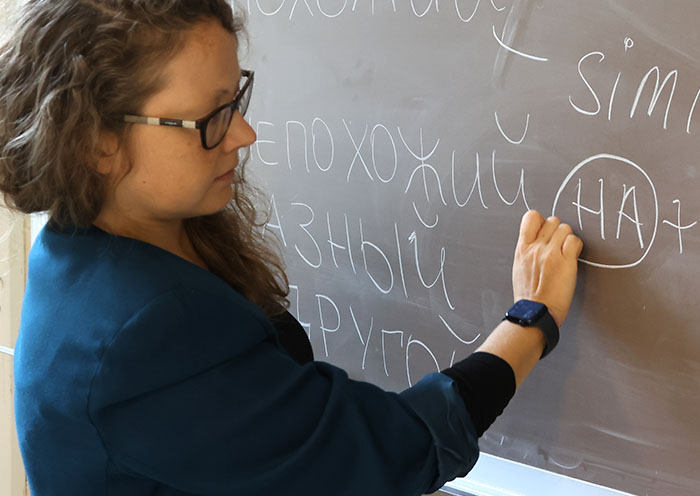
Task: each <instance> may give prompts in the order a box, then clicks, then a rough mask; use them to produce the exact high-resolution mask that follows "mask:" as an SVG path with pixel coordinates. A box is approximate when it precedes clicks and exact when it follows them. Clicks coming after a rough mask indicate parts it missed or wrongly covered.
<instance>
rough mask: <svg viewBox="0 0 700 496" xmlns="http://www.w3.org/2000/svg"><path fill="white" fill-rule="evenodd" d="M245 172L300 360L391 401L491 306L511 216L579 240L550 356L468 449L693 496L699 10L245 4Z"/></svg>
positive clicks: (631, 487)
mask: <svg viewBox="0 0 700 496" xmlns="http://www.w3.org/2000/svg"><path fill="white" fill-rule="evenodd" d="M238 10H239V11H240V10H245V11H247V13H248V19H249V20H248V26H249V42H248V43H247V48H245V53H244V54H243V56H242V58H241V65H242V67H244V68H249V69H253V70H255V72H256V74H255V77H256V80H255V88H254V95H253V102H252V104H251V110H250V120H251V123H252V125H253V126H254V128H255V129H256V130H257V133H258V142H257V144H256V145H255V146H253V147H252V149H251V162H250V164H249V171H250V172H251V173H252V174H253V175H255V176H256V177H257V181H258V182H259V184H261V185H263V187H264V188H265V190H266V191H267V192H268V194H269V195H270V197H271V200H272V202H271V208H270V213H271V218H270V222H269V224H268V225H267V227H266V232H267V233H268V234H270V235H274V236H277V237H278V238H279V239H280V240H281V243H282V244H283V248H284V254H285V260H286V263H287V270H288V275H289V277H290V281H291V284H292V292H291V295H290V298H291V303H292V308H291V311H292V312H293V313H294V314H295V315H296V316H297V317H298V319H299V320H300V321H301V322H302V323H303V325H304V326H305V329H306V331H307V332H308V334H309V336H310V338H311V341H312V344H313V347H314V351H315V355H316V358H317V359H319V360H325V361H329V362H331V363H334V364H336V365H339V366H341V367H343V368H345V369H346V370H347V371H348V372H349V374H350V376H351V377H352V378H356V379H361V380H366V381H369V382H372V383H375V384H377V385H379V386H381V387H384V388H385V389H387V390H393V391H399V390H402V389H404V388H406V387H408V386H409V385H411V384H414V383H416V382H417V381H418V380H419V379H420V378H421V377H422V376H423V375H425V374H426V373H429V372H433V371H437V370H441V369H444V368H446V367H448V366H449V365H450V364H451V363H453V361H455V360H458V359H460V358H462V357H464V356H466V355H467V354H469V353H470V352H471V351H473V350H475V349H476V348H477V347H478V346H479V344H480V343H481V342H483V340H484V339H485V337H486V335H487V334H488V332H489V331H490V330H491V329H493V327H494V326H495V325H497V323H498V322H499V321H500V320H501V317H502V315H503V312H504V311H505V310H506V309H507V308H508V307H509V306H510V304H511V303H512V292H511V286H510V271H511V262H512V254H513V249H514V247H515V242H516V238H517V228H518V225H519V221H520V218H521V216H522V214H523V213H524V212H525V211H526V210H527V209H528V208H531V209H537V210H539V211H540V212H542V213H544V214H545V215H551V214H552V213H554V214H556V215H558V216H559V217H560V218H561V219H563V220H564V221H566V222H568V223H570V224H571V225H572V226H573V227H574V230H575V231H576V232H577V233H578V234H579V235H580V236H581V237H582V238H583V239H584V242H585V250H584V252H583V253H582V256H581V264H580V279H579V283H578V287H577V293H576V297H575V300H574V303H573V306H572V311H571V314H570V316H569V318H568V320H567V322H566V324H565V326H564V328H563V329H562V339H561V342H560V345H559V347H558V349H557V350H556V352H554V353H553V354H552V355H550V356H549V357H547V358H546V359H545V360H543V361H542V362H541V363H540V364H539V365H538V366H537V368H536V369H535V371H534V372H533V373H532V375H531V376H530V377H528V379H527V380H526V381H525V383H524V384H523V386H522V388H521V389H520V390H519V391H518V392H517V394H516V397H515V398H514V399H513V401H512V402H511V404H510V406H509V408H508V410H507V412H506V413H505V414H504V415H503V416H502V417H500V418H499V419H498V420H497V421H496V423H495V424H494V425H493V426H492V427H491V429H490V430H489V431H488V432H487V433H486V434H485V435H484V437H483V438H482V439H481V447H482V450H483V451H484V452H486V453H489V454H493V455H496V456H498V457H501V458H504V459H508V460H514V461H518V462H522V463H524V464H526V465H529V466H531V467H536V468H541V469H545V470H547V471H549V472H553V473H559V474H564V475H567V476H570V477H574V478H576V479H580V480H583V481H588V482H592V483H595V484H600V485H603V486H607V487H611V488H616V489H619V490H623V491H627V492H630V493H634V494H650V495H657V494H658V495H670V494H673V495H686V494H687V495H690V494H697V488H698V487H700V471H699V470H698V468H700V422H698V412H700V394H699V393H700V330H698V325H697V324H696V320H697V318H698V307H700V305H698V303H697V302H698V296H697V292H698V289H700V282H698V275H699V273H700V269H698V268H699V267H700V238H699V236H698V234H699V233H700V226H698V224H697V221H698V220H699V219H700V195H698V194H697V190H698V188H697V186H698V174H699V168H698V161H699V158H698V154H699V152H700V106H698V105H697V104H698V100H699V99H700V98H698V97H699V96H700V36H699V33H700V30H698V27H697V22H698V21H697V20H698V19H700V3H698V2H695V1H692V0H665V1H664V2H658V1H651V0H614V1H613V0H587V1H585V2H583V1H574V0H564V1H557V2H554V1H545V0H539V1H536V0H396V1H392V0H347V1H346V0H250V1H248V2H245V1H244V2H242V3H241V5H239V6H238Z"/></svg>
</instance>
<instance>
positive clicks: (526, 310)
mask: <svg viewBox="0 0 700 496" xmlns="http://www.w3.org/2000/svg"><path fill="white" fill-rule="evenodd" d="M506 319H507V320H509V321H511V322H514V323H516V324H519V325H521V326H523V327H537V328H538V329H539V330H541V331H542V333H543V334H544V339H545V341H546V343H547V344H546V345H545V347H544V351H543V352H542V356H541V357H540V360H541V359H542V358H544V357H545V356H547V355H548V354H549V352H550V351H552V350H553V349H554V347H555V346H556V345H557V343H558V342H559V327H558V326H557V323H556V322H554V319H553V318H552V316H551V315H550V314H549V310H547V306H546V305H544V304H542V303H538V302H536V301H530V300H520V301H518V302H517V303H516V304H515V305H513V306H512V307H510V310H508V311H507V312H506V316H505V317H504V318H503V320H506Z"/></svg>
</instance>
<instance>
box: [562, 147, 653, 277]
mask: <svg viewBox="0 0 700 496" xmlns="http://www.w3.org/2000/svg"><path fill="white" fill-rule="evenodd" d="M604 158H605V159H610V160H616V161H618V162H622V163H623V164H626V165H629V166H630V167H633V168H634V169H636V170H638V171H639V172H641V173H642V175H643V176H644V177H645V178H646V180H647V182H648V183H649V186H651V191H652V193H653V194H654V207H655V208H656V212H655V213H654V233H653V234H652V236H651V242H650V243H649V246H648V247H647V249H646V251H645V252H644V255H642V256H641V258H640V259H639V260H637V261H636V262H633V263H630V264H625V265H610V264H602V263H598V262H592V261H590V260H585V259H583V258H579V259H578V260H579V262H583V263H585V264H588V265H592V266H593V267H600V268H602V269H629V268H632V267H636V266H637V265H639V264H640V263H642V261H643V260H644V259H645V258H646V256H647V255H648V254H649V251H650V250H651V247H652V246H654V240H655V239H656V230H657V228H658V225H659V200H658V198H657V196H656V188H655V187H654V183H653V182H652V180H651V178H650V177H649V175H648V174H647V173H646V172H644V169H642V168H641V167H640V166H638V165H637V164H635V163H634V162H632V161H631V160H629V159H626V158H624V157H620V156H618V155H611V154H609V153H601V154H599V155H594V156H592V157H589V158H587V159H586V160H584V161H583V162H581V163H580V164H578V165H577V166H576V167H574V169H573V170H572V171H571V172H570V173H569V175H568V176H566V179H564V182H562V184H561V187H560V188H559V191H557V196H556V197H555V198H554V205H553V206H552V215H555V212H556V210H557V203H559V197H560V196H561V194H562V192H563V191H564V188H566V186H567V185H568V184H569V181H571V179H572V178H573V177H574V176H575V175H576V173H577V172H578V171H580V170H581V169H583V168H584V167H585V166H587V165H588V164H590V163H591V162H594V161H595V160H600V159H604Z"/></svg>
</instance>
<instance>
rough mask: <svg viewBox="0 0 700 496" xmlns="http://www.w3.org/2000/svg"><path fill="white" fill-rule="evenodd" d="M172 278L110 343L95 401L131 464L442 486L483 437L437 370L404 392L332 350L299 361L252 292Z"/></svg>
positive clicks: (292, 480) (376, 487)
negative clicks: (221, 294) (357, 372)
mask: <svg viewBox="0 0 700 496" xmlns="http://www.w3.org/2000/svg"><path fill="white" fill-rule="evenodd" d="M248 305H249V306H245V305H244V304H241V305H240V306H239V307H238V308H236V309H235V311H231V309H230V307H231V302H230V301H229V302H228V306H229V309H228V310H227V312H226V313H222V310H221V306H222V300H221V299H218V300H217V298H216V297H215V296H213V295H206V296H202V295H201V293H199V294H196V292H194V291H192V290H173V291H171V292H169V293H167V294H164V295H161V296H159V297H158V298H156V299H154V300H153V301H151V302H150V303H149V304H147V305H145V306H144V307H143V308H142V309H141V310H140V311H139V312H138V313H137V314H136V315H134V316H133V317H132V318H131V319H130V320H129V321H128V322H126V324H124V326H123V327H122V328H121V329H120V330H119V332H118V333H117V334H116V336H115V338H114V339H113V340H112V342H111V343H109V345H108V346H106V347H105V349H104V351H103V353H102V359H101V365H100V367H99V369H98V370H97V371H96V372H95V375H94V378H93V382H92V386H91V391H90V397H89V402H88V409H89V413H90V417H91V420H92V422H93V424H94V426H95V428H96V429H97V431H98V433H99V434H100V437H101V438H102V442H103V444H104V446H105V448H106V450H107V452H108V454H109V456H110V458H111V460H112V462H113V463H114V464H115V465H116V466H117V467H119V468H120V469H121V470H123V471H125V472H126V473H128V474H131V475H133V476H136V477H145V478H148V479H152V480H155V481H159V482H160V483H162V484H165V485H167V486H170V487H172V488H176V489H178V490H180V491H183V492H187V493H195V494H202V495H209V494H211V495H213V494H217V495H224V494H225V495H239V494H240V495H244V494H245V495H248V494H314V491H318V493H319V494H336V495H353V496H355V495H357V494H367V495H370V494H376V495H382V496H391V495H397V496H408V495H419V494H423V493H425V492H433V491H436V490H437V489H439V488H440V487H441V486H442V485H443V484H444V483H445V482H446V481H449V480H451V479H453V478H455V477H457V476H461V475H465V474H466V473H467V472H468V471H469V470H470V469H471V467H472V466H473V465H474V463H476V459H477V457H478V445H477V436H476V432H475V428H474V426H473V424H472V422H471V420H470V418H469V414H468V413H467V411H466V409H465V406H464V402H463V401H462V399H461V398H460V396H459V392H458V390H457V387H456V384H455V383H454V382H453V380H452V379H450V378H449V377H447V376H446V375H444V374H441V373H434V374H430V375H428V376H426V377H425V378H424V379H423V380H421V381H420V382H419V383H418V384H416V385H415V386H413V387H411V388H409V389H407V390H405V391H403V392H402V393H400V394H397V393H392V392H387V391H383V390H382V389H380V388H378V387H376V386H373V385H371V384H369V383H364V382H360V381H354V380H351V379H349V378H348V375H347V374H346V373H345V372H344V371H343V370H342V369H340V368H338V367H335V366H333V365H330V364H328V363H324V362H310V363H307V364H304V365H300V364H298V363H297V362H295V361H294V360H293V359H292V358H291V357H290V356H289V355H288V354H286V353H285V352H284V351H283V350H282V349H281V348H280V347H279V346H278V345H276V344H275V341H274V339H272V338H271V337H270V336H271V332H274V331H272V330H271V327H270V325H271V324H270V323H269V322H268V321H267V320H266V319H265V317H264V315H262V312H259V311H257V307H254V306H253V305H252V304H248Z"/></svg>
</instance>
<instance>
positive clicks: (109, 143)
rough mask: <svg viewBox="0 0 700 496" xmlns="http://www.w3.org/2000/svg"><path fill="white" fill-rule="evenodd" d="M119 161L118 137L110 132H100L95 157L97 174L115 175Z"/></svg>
mask: <svg viewBox="0 0 700 496" xmlns="http://www.w3.org/2000/svg"><path fill="white" fill-rule="evenodd" d="M120 161H121V153H120V146H119V137H118V136H117V135H116V134H115V133H113V132H111V131H101V132H100V140H99V147H98V155H97V172H99V173H100V174H103V175H106V176H108V175H110V174H115V173H116V172H117V170H118V169H119V163H120Z"/></svg>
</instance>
